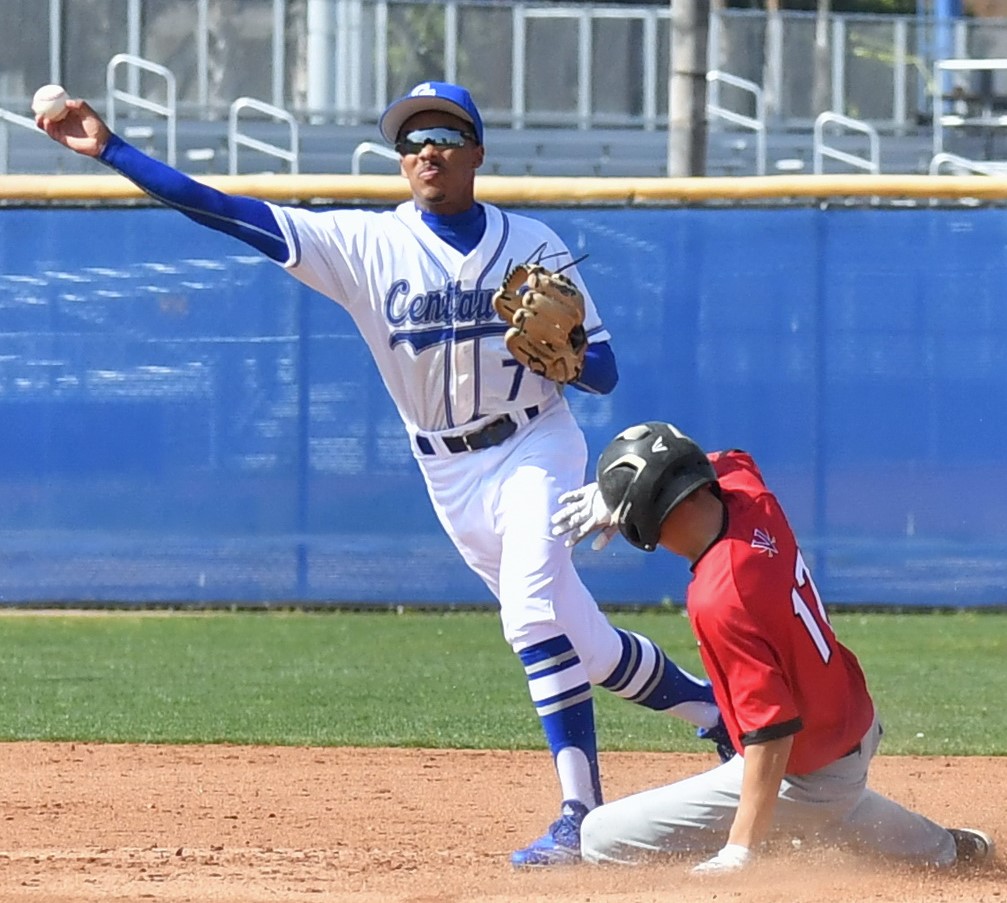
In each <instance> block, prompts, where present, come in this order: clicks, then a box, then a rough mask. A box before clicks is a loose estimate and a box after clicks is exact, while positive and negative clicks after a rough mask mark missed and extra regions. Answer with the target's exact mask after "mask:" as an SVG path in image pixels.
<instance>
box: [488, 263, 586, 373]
mask: <svg viewBox="0 0 1007 903" xmlns="http://www.w3.org/2000/svg"><path fill="white" fill-rule="evenodd" d="M493 307H494V309H495V310H496V312H497V313H498V314H499V315H500V317H501V319H503V321H504V322H505V323H510V324H511V325H510V329H508V330H507V332H506V333H505V334H504V341H505V342H506V343H507V350H508V351H509V352H510V353H511V354H512V355H514V359H515V360H516V361H517V362H518V363H519V364H522V365H523V366H525V367H527V368H528V369H529V370H531V372H532V373H537V374H538V375H539V376H544V377H545V378H546V379H551V380H553V381H555V382H558V383H568V382H572V381H573V380H575V379H577V378H578V377H579V376H580V374H581V370H583V368H584V352H585V351H586V350H587V333H586V332H585V331H584V296H583V295H582V294H581V292H580V289H578V288H577V286H576V285H574V284H573V282H571V281H570V279H569V278H567V277H566V276H564V275H563V274H562V273H554V272H552V271H551V270H547V269H546V268H545V267H543V266H541V265H539V264H537V263H524V264H520V265H519V266H516V267H514V268H513V269H512V270H511V271H510V272H509V273H508V274H507V275H506V276H505V277H504V283H503V285H502V286H500V288H499V289H497V291H496V293H495V294H494V295H493Z"/></svg>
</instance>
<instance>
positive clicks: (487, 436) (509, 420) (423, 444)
mask: <svg viewBox="0 0 1007 903" xmlns="http://www.w3.org/2000/svg"><path fill="white" fill-rule="evenodd" d="M524 413H525V416H526V417H527V418H528V419H529V420H534V419H535V418H536V417H538V414H539V410H538V405H532V406H531V407H530V408H525V409H524ZM516 432H517V423H516V422H515V420H514V418H513V417H511V415H510V414H503V415H501V416H500V417H497V419H496V420H491V421H490V422H489V423H487V424H486V425H485V426H483V427H481V428H480V429H477V430H475V431H474V432H472V433H466V434H465V435H464V436H442V437H441V441H442V442H443V443H444V447H445V448H447V450H448V451H449V452H451V454H453V455H457V454H458V453H459V452H467V451H479V450H480V449H482V448H492V447H493V446H494V445H499V444H500V443H501V442H503V441H504V440H505V439H509V438H510V437H511V436H513V435H514V433H516ZM416 447H417V448H418V449H419V450H420V451H421V452H423V454H425V455H434V454H436V451H435V450H434V446H433V443H432V442H431V441H430V440H429V439H428V438H427V437H426V436H417V437H416Z"/></svg>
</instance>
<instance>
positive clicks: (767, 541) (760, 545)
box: [752, 527, 780, 558]
mask: <svg viewBox="0 0 1007 903" xmlns="http://www.w3.org/2000/svg"><path fill="white" fill-rule="evenodd" d="M752 548H753V549H758V550H759V551H760V552H766V553H767V554H768V555H769V557H770V558H772V557H773V556H774V555H778V554H779V553H780V550H779V549H778V548H776V540H775V539H773V537H772V536H770V535H769V534H768V533H767V532H766V531H765V530H760V529H759V528H758V527H756V528H755V535H754V536H753V537H752Z"/></svg>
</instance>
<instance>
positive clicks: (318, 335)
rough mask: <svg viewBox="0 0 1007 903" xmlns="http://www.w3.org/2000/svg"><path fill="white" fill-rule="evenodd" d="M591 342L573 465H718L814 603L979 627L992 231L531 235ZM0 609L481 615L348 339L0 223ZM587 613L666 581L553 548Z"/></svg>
mask: <svg viewBox="0 0 1007 903" xmlns="http://www.w3.org/2000/svg"><path fill="white" fill-rule="evenodd" d="M534 215H536V216H540V217H541V218H542V219H543V220H545V221H546V222H548V223H549V224H550V225H551V226H552V227H553V228H555V229H556V231H557V232H559V233H560V235H562V236H563V237H564V238H565V239H566V240H567V242H568V243H569V244H570V245H571V247H572V248H574V249H576V251H577V252H578V253H587V254H589V255H590V256H589V257H588V258H587V260H586V261H585V262H584V264H582V271H583V273H584V275H585V278H586V279H587V280H588V281H589V283H590V285H591V288H592V291H593V293H594V295H595V297H596V300H597V301H598V303H599V307H600V308H601V310H602V314H603V316H604V318H605V320H606V322H607V324H608V326H609V328H610V330H611V332H612V334H613V336H614V340H613V345H614V347H615V350H616V353H617V355H618V358H619V361H620V369H621V375H622V376H621V381H620V383H619V386H618V387H617V389H616V391H615V392H614V393H613V394H612V395H611V396H609V397H604V398H598V397H591V396H585V395H582V394H580V393H576V392H574V393H571V400H572V402H573V405H574V407H575V410H576V411H577V413H578V416H579V418H580V420H581V422H582V424H583V425H584V427H585V429H586V431H587V434H588V439H589V443H590V446H591V450H592V454H593V456H596V455H597V453H598V452H599V451H600V450H601V449H602V448H603V447H604V445H605V443H606V442H607V441H608V439H609V438H611V436H612V435H613V434H614V433H615V432H616V431H618V430H619V429H620V428H622V427H623V426H626V425H628V424H630V423H633V422H636V421H639V420H647V419H668V420H672V421H674V422H676V423H677V424H679V425H680V426H681V427H682V428H684V429H685V430H687V431H688V432H690V433H691V434H692V435H693V436H694V437H695V438H696V439H697V440H698V441H699V442H700V443H701V444H703V445H705V446H706V447H707V448H719V447H725V446H737V447H744V448H747V449H749V450H750V451H752V452H753V453H754V454H755V455H756V457H757V459H758V460H759V461H760V463H761V465H762V468H763V471H764V473H765V475H766V477H767V479H768V480H769V482H770V484H771V485H772V486H773V487H774V488H775V489H776V491H777V494H778V495H779V496H780V498H781V499H782V500H783V502H784V504H785V505H786V507H787V508H788V510H789V512H790V515H791V521H792V523H793V525H794V528H795V530H796V532H797V534H798V537H799V539H800V541H801V543H802V546H803V547H804V550H805V553H806V557H807V558H808V559H809V560H810V561H811V562H812V564H813V568H814V571H815V575H816V580H817V582H818V584H819V587H820V589H821V591H822V595H823V597H824V598H825V600H826V601H827V602H829V603H835V604H844V603H851V604H897V605H919V606H931V605H940V606H945V605H948V606H962V607H965V606H989V605H1002V604H1005V603H1007V514H1005V513H1004V508H1005V499H1007V485H1005V483H1007V478H1005V474H1007V467H1005V464H1007V418H1005V415H1004V408H1005V399H1007V303H1005V297H1004V288H1005V285H1007V252H1005V249H1007V211H1004V210H1000V209H993V208H969V207H955V208H953V209H950V208H949V209H943V208H936V207H929V208H928V207H917V208H911V209H900V208H886V209H880V208H844V207H837V208H826V209H821V208H810V207H777V208H770V209H759V208H750V207H742V208H730V207H726V206H725V207H701V208H633V209H629V208H592V209H539V210H535V211H534ZM0 274H2V275H0V312H2V320H0V411H2V424H3V440H2V442H0V600H2V602H5V603H7V604H17V603H44V602H56V603H74V602H106V601H107V602H126V603H147V602H179V603H204V604H211V603H220V602H237V603H256V604H257V603H263V602H293V603H296V602H306V603H312V604H314V603H322V602H324V603H329V602H332V603H347V602H349V603H353V602H363V603H390V604H399V603H402V604H409V603H424V604H427V603H470V602H491V599H490V597H489V595H488V593H487V592H486V590H485V589H484V588H483V587H482V585H481V583H479V582H478V581H477V580H476V579H475V578H474V577H473V576H472V575H471V574H470V573H469V572H468V571H467V570H466V568H465V567H464V566H463V565H462V563H461V561H460V559H458V557H457V556H456V553H455V552H454V550H453V549H452V547H451V546H450V544H449V542H448V541H447V539H446V538H445V537H444V536H443V535H442V533H441V531H440V528H439V526H438V525H437V522H436V520H435V518H434V516H433V513H432V511H431V509H430V506H429V504H428V502H427V499H426V496H425V493H424V491H423V487H422V481H421V479H420V477H419V473H418V471H417V469H416V466H415V464H414V463H413V461H412V458H411V457H410V454H409V450H408V445H407V443H406V440H405V434H404V431H403V429H402V426H401V423H400V421H399V419H398V416H397V414H396V413H395V411H394V409H393V408H392V406H391V403H390V402H389V401H388V398H387V396H386V394H385V391H384V388H383V386H382V385H381V383H380V380H379V379H378V377H377V374H376V371H375V369H374V367H373V365H372V364H371V362H370V359H369V356H368V354H367V352H366V349H365V347H364V344H363V342H362V341H361V340H360V339H359V338H358V337H357V335H356V333H355V331H354V329H353V326H352V324H351V322H350V320H349V318H348V317H347V316H346V315H345V314H344V313H343V312H342V310H341V309H340V308H339V307H338V306H337V305H335V304H333V303H331V302H329V301H327V300H325V299H323V298H321V297H320V296H318V295H316V294H314V293H312V292H311V291H309V290H308V289H305V288H302V287H301V286H300V285H299V284H298V283H297V282H296V281H295V280H293V279H291V278H290V277H289V276H287V275H286V274H285V273H284V272H283V271H282V270H281V269H280V268H279V267H277V266H275V265H274V264H271V263H269V262H267V261H265V260H263V259H262V258H260V257H258V256H257V255H256V254H254V253H253V252H251V251H249V250H246V249H245V247H244V246H243V245H241V244H239V243H238V242H236V241H234V240H232V239H229V238H226V237H224V236H219V235H217V234H215V233H211V232H209V231H207V230H205V229H202V228H200V227H198V226H196V225H194V224H192V223H190V222H189V221H187V220H186V219H184V218H183V217H181V216H179V215H178V214H176V213H172V212H170V211H166V210H161V209H150V208H139V209H122V208H119V209H23V208H7V209H3V210H0ZM576 554H577V557H578V561H579V563H580V565H581V570H582V574H583V576H584V578H585V580H586V581H587V583H588V584H589V585H590V586H591V587H592V589H593V590H594V591H595V593H596V595H597V597H598V598H599V599H600V600H601V601H603V602H608V603H659V602H662V601H665V600H671V601H673V602H676V603H677V602H680V601H681V600H682V597H683V593H684V588H685V585H686V583H687V581H688V571H687V570H686V568H685V566H684V563H682V562H680V561H679V560H677V559H675V558H673V557H672V556H670V555H665V554H663V553H661V554H655V555H646V554H644V553H642V552H638V551H636V550H634V549H632V548H631V547H629V546H628V545H627V544H625V543H623V542H622V541H616V542H613V543H612V544H611V545H610V546H609V547H608V549H606V550H605V551H604V552H602V553H596V552H591V551H590V550H588V549H578V550H577V553H576Z"/></svg>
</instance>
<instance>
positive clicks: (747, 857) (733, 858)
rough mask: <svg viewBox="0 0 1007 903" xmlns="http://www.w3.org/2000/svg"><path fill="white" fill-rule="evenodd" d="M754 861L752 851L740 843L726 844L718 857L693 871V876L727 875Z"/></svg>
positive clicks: (702, 863) (708, 860) (701, 864)
mask: <svg viewBox="0 0 1007 903" xmlns="http://www.w3.org/2000/svg"><path fill="white" fill-rule="evenodd" d="M751 861H752V851H751V850H750V849H748V847H743V846H741V844H738V843H729V844H726V845H725V846H724V847H723V848H722V849H721V850H720V852H719V853H717V855H716V856H714V857H713V858H712V859H707V860H706V862H701V863H700V864H699V865H697V866H695V867H694V868H693V869H692V874H693V875H727V874H730V873H731V872H737V871H738V870H740V869H743V868H744V867H745V866H746V865H747V864H748V863H749V862H751Z"/></svg>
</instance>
